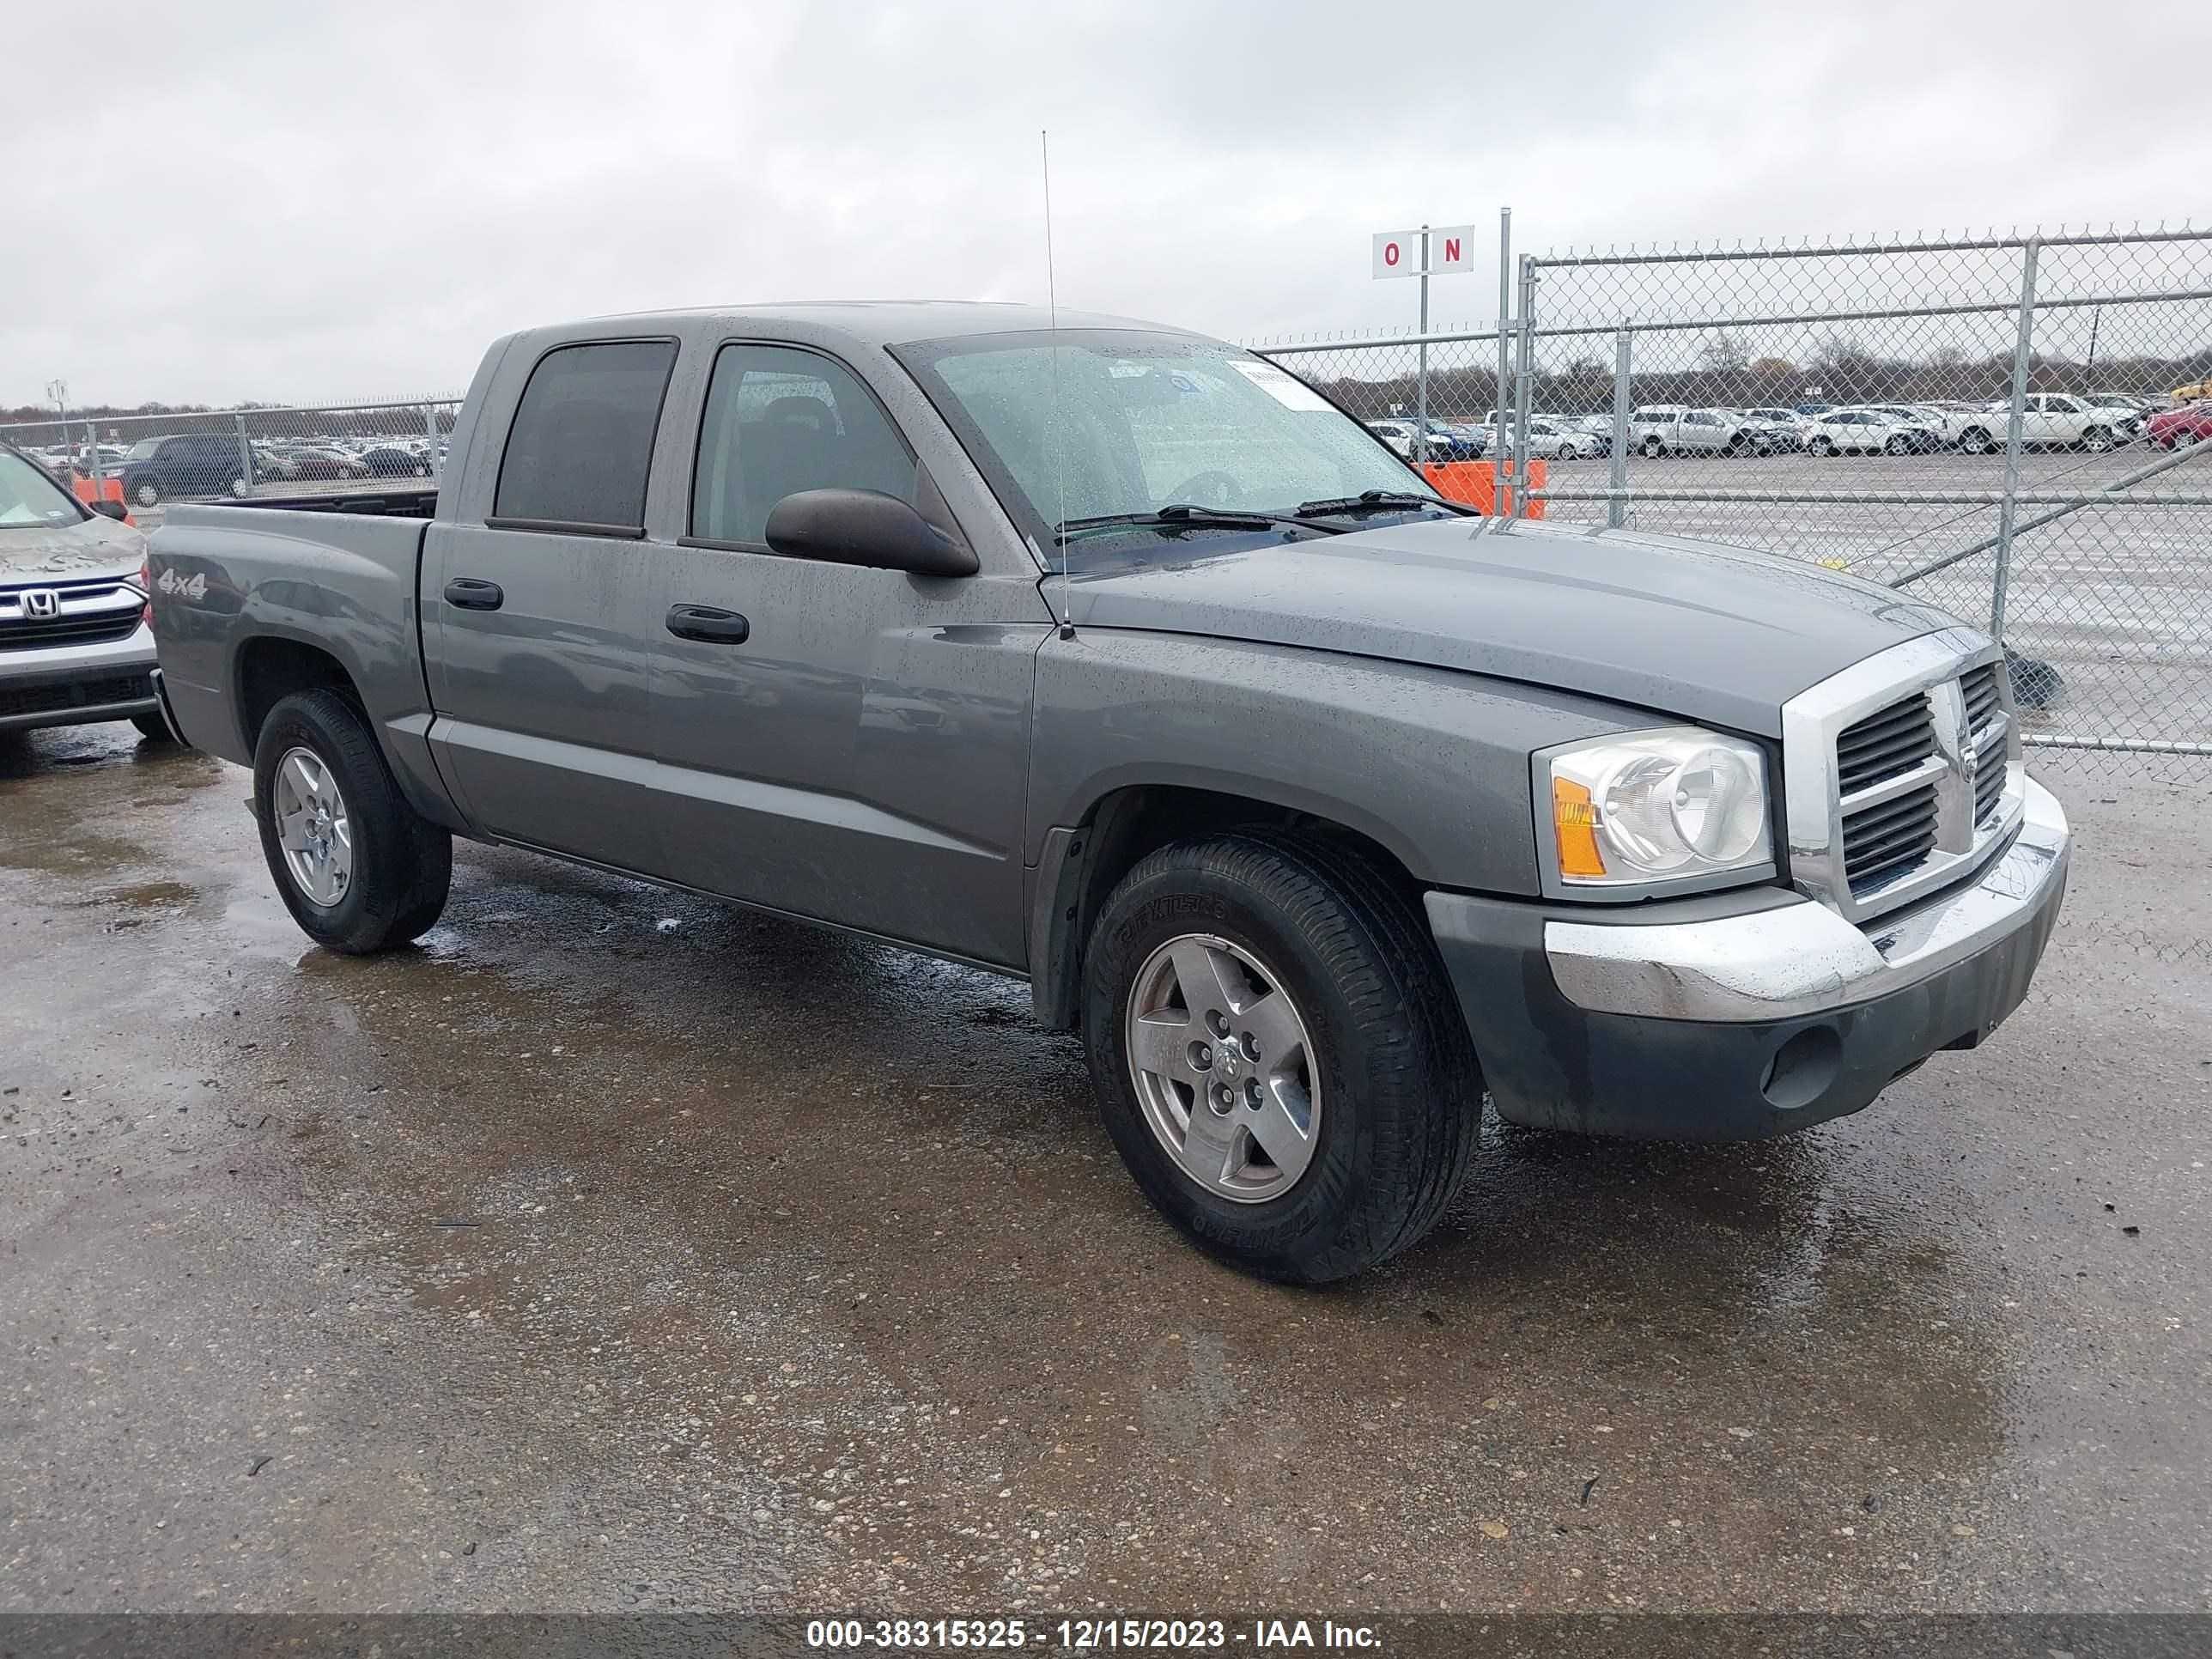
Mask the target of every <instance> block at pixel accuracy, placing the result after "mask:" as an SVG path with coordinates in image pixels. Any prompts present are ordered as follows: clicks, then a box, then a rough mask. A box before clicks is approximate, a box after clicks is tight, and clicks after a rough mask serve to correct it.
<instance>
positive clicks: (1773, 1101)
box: [1759, 1025, 1844, 1111]
mask: <svg viewBox="0 0 2212 1659" xmlns="http://www.w3.org/2000/svg"><path fill="white" fill-rule="evenodd" d="M1843 1056H1844V1043H1843V1039H1842V1038H1841V1037H1839V1036H1837V1035H1836V1028H1835V1027H1834V1026H1832V1025H1808V1026H1807V1027H1806V1028H1805V1029H1804V1030H1802V1031H1799V1032H1796V1034H1795V1035H1793V1036H1791V1037H1790V1039H1789V1040H1788V1041H1787V1042H1784V1043H1783V1045H1782V1046H1781V1047H1780V1048H1777V1049H1776V1050H1775V1051H1774V1058H1773V1059H1771V1060H1768V1061H1767V1062H1766V1075H1765V1077H1763V1078H1761V1079H1759V1093H1761V1094H1763V1095H1765V1097H1766V1099H1767V1103H1768V1104H1770V1105H1773V1106H1778V1107H1780V1108H1781V1109H1783V1110H1784V1111H1796V1109H1798V1108H1800V1107H1802V1106H1809V1105H1811V1104H1812V1103H1814V1101H1816V1100H1818V1099H1819V1098H1820V1097H1821V1096H1822V1095H1824V1094H1826V1092H1827V1091H1828V1085H1830V1084H1832V1083H1833V1082H1834V1081H1835V1080H1836V1068H1837V1067H1838V1066H1839V1065H1840V1064H1841V1063H1842V1061H1843Z"/></svg>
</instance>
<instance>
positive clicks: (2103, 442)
mask: <svg viewBox="0 0 2212 1659" xmlns="http://www.w3.org/2000/svg"><path fill="white" fill-rule="evenodd" d="M2081 447H2082V448H2084V449H2086V450H2087V451H2088V452H2089V453H2091V454H2092V455H2101V454H2103V453H2105V452H2106V450H2108V449H2110V448H2111V447H2112V428H2110V427H2103V426H2093V427H2091V428H2089V429H2088V430H2087V432H2085V433H2083V434H2082V435H2081Z"/></svg>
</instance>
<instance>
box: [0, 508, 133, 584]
mask: <svg viewBox="0 0 2212 1659" xmlns="http://www.w3.org/2000/svg"><path fill="white" fill-rule="evenodd" d="M145 562H146V538H145V537H144V536H143V535H142V534H141V533H139V532H137V531H136V530H133V529H132V528H131V526H128V525H122V524H118V523H116V522H115V520H112V519H103V518H99V517H94V518H90V519H87V520H84V521H83V522H82V524H64V525H56V526H52V528H47V527H46V526H37V527H31V526H0V582H4V583H7V584H9V585H10V586H13V585H15V584H16V583H19V582H36V581H37V580H38V579H39V578H40V577H41V576H58V577H67V578H76V577H80V576H135V575H137V574H138V567H139V566H140V565H142V564H143V563H145Z"/></svg>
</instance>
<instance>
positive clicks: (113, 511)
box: [88, 501, 131, 524]
mask: <svg viewBox="0 0 2212 1659" xmlns="http://www.w3.org/2000/svg"><path fill="white" fill-rule="evenodd" d="M88 506H90V507H91V508H92V510H93V511H94V512H95V513H99V514H100V517H101V518H103V519H112V520H115V522H116V523H118V524H121V523H122V522H123V521H124V520H125V518H127V517H128V516H129V515H130V512H131V509H130V508H129V507H125V506H124V505H123V503H122V502H120V501H92V502H89V503H88Z"/></svg>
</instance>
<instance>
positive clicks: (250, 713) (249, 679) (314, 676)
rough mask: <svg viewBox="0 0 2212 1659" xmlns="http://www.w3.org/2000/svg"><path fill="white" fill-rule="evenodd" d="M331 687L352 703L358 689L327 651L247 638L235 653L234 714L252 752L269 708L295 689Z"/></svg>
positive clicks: (289, 642) (356, 701)
mask: <svg viewBox="0 0 2212 1659" xmlns="http://www.w3.org/2000/svg"><path fill="white" fill-rule="evenodd" d="M318 689H322V690H331V691H335V692H337V693H338V695H339V696H343V697H344V698H346V699H347V700H348V701H349V702H352V703H354V704H355V705H356V707H358V706H359V704H360V702H361V693H360V691H359V690H356V688H355V686H354V683H353V679H352V677H351V676H350V675H349V674H348V673H347V672H346V671H345V669H344V668H343V666H342V665H340V664H339V662H338V659H337V658H336V657H333V656H332V655H331V653H329V652H327V651H324V650H321V649H319V648H318V647H314V646H312V645H302V644H301V642H300V641H297V640H279V639H255V640H248V641H246V644H245V646H244V647H243V648H242V649H241V650H240V652H239V654H238V718H239V723H240V726H242V727H243V728H244V731H245V734H246V751H247V752H248V753H249V754H250V753H252V750H253V745H254V744H255V743H256V742H257V741H258V739H259V738H260V736H261V726H262V722H263V721H264V720H267V719H268V718H269V711H270V709H272V708H275V707H276V705H277V704H278V703H279V702H283V700H284V699H285V698H286V697H289V696H291V695H292V694H293V693H294V692H295V691H313V690H318Z"/></svg>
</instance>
